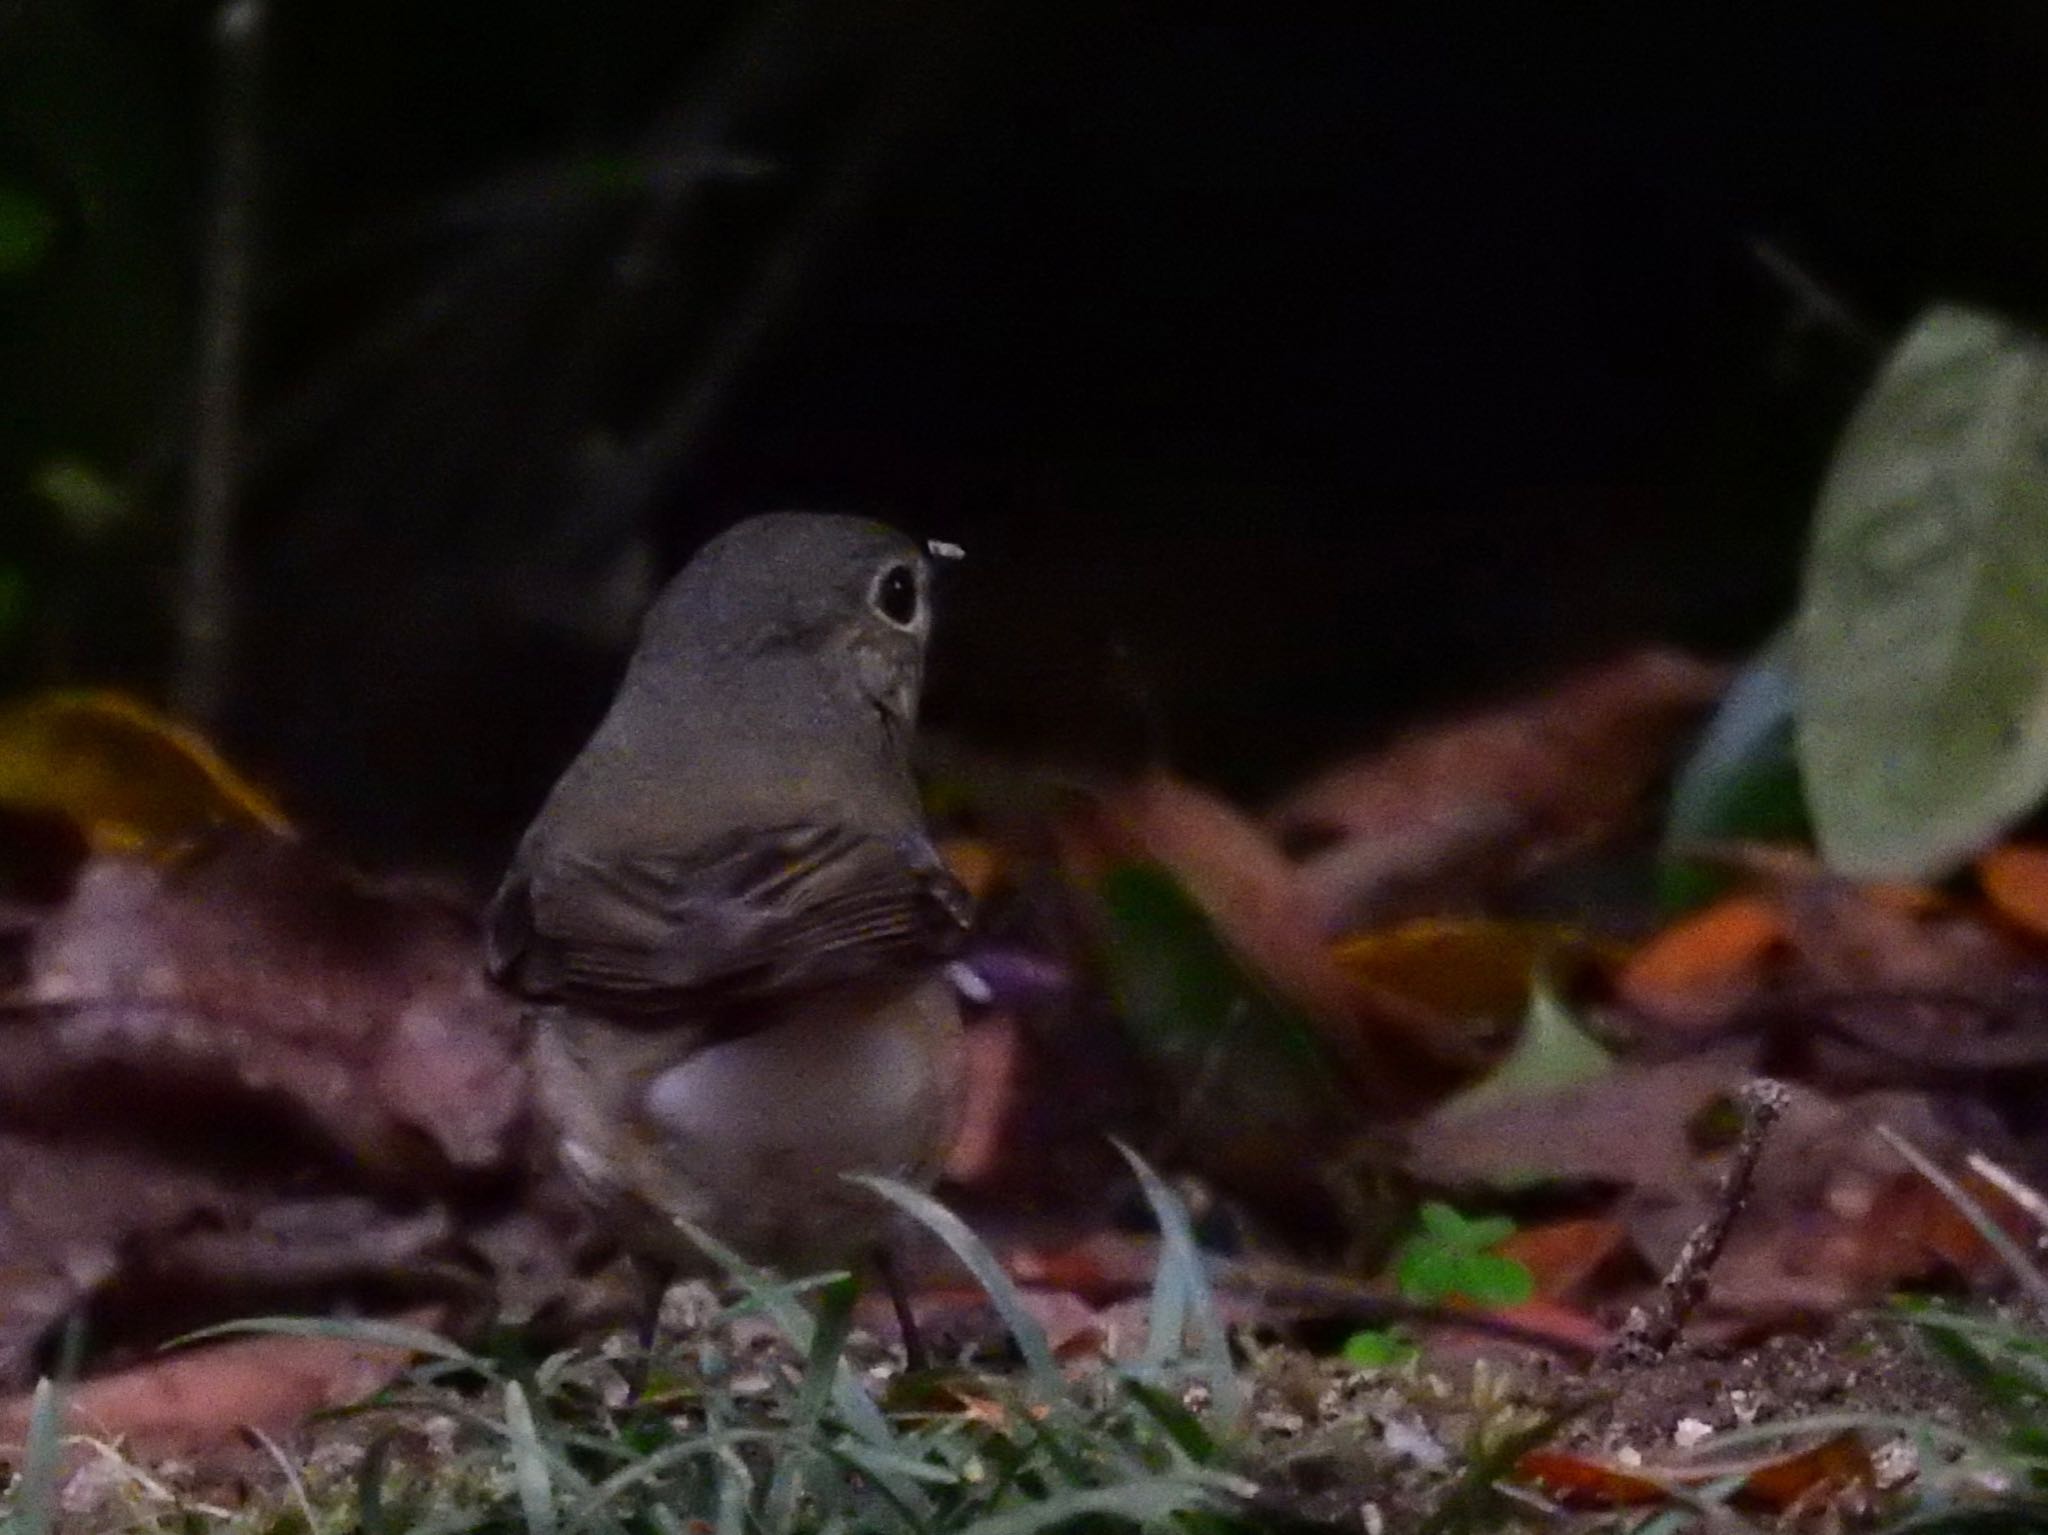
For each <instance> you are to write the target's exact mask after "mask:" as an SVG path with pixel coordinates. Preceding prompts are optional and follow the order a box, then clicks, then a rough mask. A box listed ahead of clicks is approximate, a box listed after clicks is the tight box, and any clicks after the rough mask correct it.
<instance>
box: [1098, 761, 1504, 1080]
mask: <svg viewBox="0 0 2048 1535" xmlns="http://www.w3.org/2000/svg"><path fill="white" fill-rule="evenodd" d="M1060 842H1061V847H1062V854H1063V857H1064V859H1065V861H1066V864H1067V868H1068V871H1069V873H1070V874H1072V875H1073V876H1074V877H1075V878H1077V879H1078V880H1079V881H1081V882H1082V883H1084V884H1088V883H1093V881H1094V880H1095V879H1096V878H1099V876H1100V874H1101V873H1102V871H1103V870H1104V869H1105V868H1107V867H1108V866H1110V865H1111V864H1114V863H1117V862H1120V861H1134V860H1135V861H1144V862H1150V863H1156V864H1158V865H1160V866H1161V867H1163V868H1165V869H1166V870H1168V871H1169V872H1170V873H1171V874H1172V875H1173V876H1174V877H1175V878H1176V879H1177V880H1178V881H1179V882H1180V884H1181V886H1182V887H1183V888H1184V889H1185V890H1186V891H1187V893H1188V895H1189V896H1190V897H1191V898H1192V899H1193V900H1194V901H1195V903H1196V904H1197V905H1199V906H1200V907H1201V908H1202V910H1203V911H1204V912H1205V913H1206V914H1207V915H1208V917H1209V920H1210V921H1211V922H1213V923H1214V924H1215V926H1216V930H1217V931H1218V933H1219V934H1220V935H1221V936H1222V937H1223V939H1224V941H1225V942H1226V943H1228V944H1229V945H1230V947H1231V949H1232V950H1233V951H1234V952H1235V953H1236V954H1237V955H1238V957H1239V958H1240V959H1242V960H1243V961H1244V963H1245V964H1246V965H1248V966H1249V967H1250V968H1251V969H1252V970H1253V971H1254V972H1255V973H1257V974H1258V975H1259V976H1260V977H1261V978H1262V979H1263V980H1264V981H1265V982H1266V983H1267V984H1268V985H1270V986H1271V987H1272V988H1273V990H1274V992H1275V993H1276V994H1278V995H1279V996H1281V997H1284V998H1285V999H1286V1000H1287V1001H1288V1002H1290V1003H1292V1004H1293V1005H1294V1007H1296V1008H1297V1009H1298V1010H1300V1012H1301V1013H1302V1014H1303V1015H1304V1016H1306V1017H1307V1018H1308V1019H1309V1020H1310V1021H1312V1022H1313V1023H1314V1024H1315V1025H1316V1026H1317V1028H1318V1030H1319V1031H1320V1033H1321V1035H1322V1037H1323V1039H1324V1041H1325V1043H1327V1044H1328V1045H1329V1046H1330V1047H1331V1053H1332V1055H1333V1056H1334V1058H1335V1059H1336V1060H1337V1062H1338V1063H1339V1064H1340V1066H1342V1067H1343V1068H1344V1069H1345V1071H1346V1073H1347V1076H1348V1078H1349V1080H1350V1082H1351V1084H1352V1087H1353V1089H1354V1091H1355V1092H1356V1093H1357V1095H1358V1096H1359V1097H1360V1099H1361V1101H1363V1102H1365V1103H1367V1104H1369V1105H1373V1106H1378V1107H1394V1106H1398V1105H1400V1104H1402V1103H1410V1102H1413V1101H1415V1099H1416V1098H1417V1097H1418V1096H1421V1094H1422V1092H1423V1089H1420V1088H1417V1087H1416V1086H1415V1084H1414V1082H1413V1080H1412V1076H1411V1079H1410V1080H1407V1081H1404V1080H1403V1078H1404V1076H1409V1075H1410V1074H1409V1073H1404V1072H1403V1071H1400V1070H1397V1069H1396V1067H1395V1066H1394V1064H1393V1062H1394V1061H1395V1060H1400V1061H1402V1062H1404V1063H1408V1062H1417V1063H1426V1062H1429V1061H1433V1060H1450V1059H1457V1058H1459V1057H1460V1056H1462V1055H1463V1054H1465V1053H1466V1051H1465V1046H1464V1041H1463V1039H1462V1037H1461V1034H1460V1031H1459V1030H1458V1029H1457V1027H1456V1026H1455V1023H1454V1021H1451V1020H1445V1019H1442V1018H1439V1017H1438V1016H1437V1015H1435V1014H1434V1013H1431V1012H1430V1011H1429V1010H1427V1009H1425V1008H1421V1007H1418V1006H1416V1005H1414V1004H1411V1003H1408V1002H1406V1001H1404V1000H1403V999H1401V998H1399V997H1396V996H1392V995H1389V994H1385V993H1382V992H1381V991H1379V990H1378V989H1377V988H1376V987H1374V986H1372V985H1371V984H1370V983H1369V982H1367V981H1365V980H1364V979H1362V978H1360V977H1358V976H1355V975H1353V974H1351V973H1349V972H1348V971H1347V970H1346V968H1345V966H1344V965H1342V964H1341V963H1339V961H1338V960H1337V958H1336V956H1335V955H1333V954H1332V953H1331V951H1330V948H1329V946H1328V944H1327V943H1326V942H1325V941H1324V939H1323V938H1322V936H1321V934H1320V933H1319V931H1318V930H1317V928H1316V925H1315V923H1314V921H1313V919H1312V916H1311V913H1310V911H1309V907H1308V904H1307V902H1306V901H1305V900H1304V898H1303V894H1302V891H1301V888H1300V885H1299V881H1298V879H1297V871H1296V870H1295V868H1294V866H1293V865H1291V864H1290V863H1288V861H1287V860H1286V859H1285V858H1284V857H1282V856H1281V854H1280V850H1279V849H1278V848H1277V847H1276V846H1275V845H1274V844H1273V842H1272V840H1271V839H1270V838H1269V837H1268V836H1267V834H1266V832H1265V831H1264V829H1263V828H1261V827H1260V825H1259V824H1258V823H1257V822H1256V821H1254V820H1252V819H1251V818H1250V817H1249V816H1247V815H1245V814H1244V813H1243V812H1242V811H1240V810H1238V809H1237V808H1236V807H1235V806H1232V805H1230V804H1228V803H1226V802H1225V801H1223V800H1222V799H1219V798H1218V797H1217V796H1215V795H1213V794H1211V793H1209V792H1208V791H1206V790H1203V789H1200V788H1197V787H1196V786H1195V785H1193V784H1190V783H1187V782H1185V781H1183V780H1181V779H1178V778H1175V777H1173V776H1171V775H1170V774H1167V773H1163V772H1154V773H1151V774H1148V775H1146V776H1145V777H1143V778H1140V779H1137V780H1134V781H1133V782H1131V783H1128V784H1125V785H1123V786H1121V787H1118V788H1116V789H1112V790H1108V791H1105V792H1103V793H1101V794H1099V795H1097V796H1096V797H1095V798H1094V799H1093V800H1092V801H1091V802H1090V803H1089V804H1088V805H1087V806H1086V807H1082V808H1077V809H1076V810H1075V811H1074V812H1073V813H1072V814H1070V816H1069V817H1068V819H1067V821H1066V823H1065V824H1064V826H1063V827H1062V828H1061V837H1060ZM1423 1069H1425V1070H1426V1069H1427V1068H1426V1067H1424V1068H1423Z"/></svg>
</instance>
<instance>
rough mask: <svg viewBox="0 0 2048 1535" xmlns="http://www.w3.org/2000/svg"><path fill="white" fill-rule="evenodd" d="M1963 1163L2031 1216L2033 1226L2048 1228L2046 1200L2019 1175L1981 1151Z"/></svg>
mask: <svg viewBox="0 0 2048 1535" xmlns="http://www.w3.org/2000/svg"><path fill="white" fill-rule="evenodd" d="M1963 1162H1964V1165H1965V1166H1966V1167H1968V1168H1969V1169H1970V1171H1971V1172H1973V1173H1975V1174H1976V1175H1977V1176H1978V1177H1980V1178H1982V1179H1983V1180H1984V1181H1985V1182H1986V1183H1988V1184H1990V1185H1991V1186H1992V1187H1993V1188H1995V1189H1997V1190H1998V1192H1999V1193H2001V1194H2003V1195H2004V1196H2005V1197H2006V1198H2007V1199H2010V1200H2011V1201H2012V1202H2013V1203H2014V1204H2016V1205H2018V1206H2019V1207H2020V1208H2021V1209H2022V1210H2024V1211H2026V1212H2027V1214H2029V1215H2031V1216H2032V1217H2033V1218H2034V1224H2035V1225H2037V1226H2048V1199H2044V1198H2043V1197H2042V1196H2041V1191H2040V1190H2039V1189H2037V1188H2035V1187H2034V1186H2033V1185H2032V1184H2030V1183H2024V1182H2022V1181H2021V1180H2020V1176H2019V1174H2017V1173H2015V1172H2013V1171H2012V1170H2011V1169H2010V1168H2008V1167H2006V1166H2005V1165H2004V1164H2003V1163H2001V1162H1994V1161H1992V1160H1991V1158H1989V1157H1987V1156H1986V1155H1984V1153H1983V1152H1981V1151H1973V1152H1971V1153H1970V1154H1969V1156H1967V1157H1965V1158H1964V1159H1963Z"/></svg>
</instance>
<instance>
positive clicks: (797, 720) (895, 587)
mask: <svg viewBox="0 0 2048 1535" xmlns="http://www.w3.org/2000/svg"><path fill="white" fill-rule="evenodd" d="M957 555H958V551H957V549H956V548H955V547H954V546H952V545H946V544H939V543H933V544H930V545H926V546H920V545H919V544H918V543H917V542H915V541H913V540H912V539H911V538H910V537H909V536H907V535H906V534H904V533H902V532H899V531H898V530H896V529H895V528H893V527H890V526H888V525H886V524H883V523H880V522H874V521H869V520H866V519H863V518H857V517H851V516H843V515H837V514H830V513H810V512H780V513H772V514H768V515H763V516H756V517H753V518H749V519H748V520H746V521H743V522H740V523H738V524H736V525H734V526H732V527H731V528H728V529H727V530H726V531H724V532H723V533H721V534H719V535H717V536H716V537H714V538H713V539H711V540H710V541H709V542H708V543H707V544H705V545H704V546H703V548H702V549H700V550H699V551H698V553H697V554H696V555H695V556H694V557H693V558H692V559H691V560H690V561H689V562H688V564H686V565H685V566H684V568H683V569H682V570H681V571H680V572H679V573H678V574H677V575H676V576H675V577H674V578H673V580H672V581H671V582H670V583H669V584H668V586H667V587H666V588H665V589H664V590H663V591H662V593H661V594H660V596H659V597H658V598H657V599H656V601H655V602H654V604H653V605H652V607H651V608H650V609H649V610H648V612H647V615H646V617H645V619H644V620H643V622H642V625H641V630H640V635H639V640H638V644H637V646H636V649H635V651H634V653H633V656H632V658H631V660H630V661H629V662H628V664H627V667H626V671H625V675H624V678H623V680H622V682H621V683H620V685H619V690H618V693H617V696H616V698H615V699H614V701H613V703H612V705H611V708H610V710H609V712H607V713H606V715H605V716H604V718H603V720H602V722H601V723H600V724H599V725H598V727H597V729H596V732H595V733H594V734H593V735H592V736H591V738H590V740H589V742H588V743H587V744H586V745H585V746H584V748H583V750H582V751H581V753H580V754H579V755H578V756H577V757H576V758H575V759H574V760H573V761H572V762H571V763H570V765H569V767H568V768H567V770H566V771H565V772H564V773H563V774H562V776H561V778H560V780H559V781H558V782H557V783H556V784H555V786H554V788H553V790H552V791H551V792H550V793H549V794H548V795H547V797H546V799H545V801H544V802H543V804H542V806H541V809H540V811H539V813H538V815H537V816H536V817H535V819H534V821H533V823H532V825H531V826H530V827H529V828H528V829H527V831H526V833H525V835H524V836H523V837H522V838H521V839H520V841H519V844H518V847H517V850H516V852H515V853H514V855H513V858H512V860H511V865H510V868H509V869H508V870H507V872H506V874H505V876H504V879H503V881H502V882H501V884H500V886H499V888H498V891H497V894H496V895H495V896H494V898H493V899H492V901H491V903H490V905H489V908H488V910H487V912H486V916H485V923H484V927H485V948H486V967H487V969H488V971H489V973H490V975H491V976H492V977H493V979H494V980H495V981H496V982H497V984H498V985H500V986H502V987H504V988H506V989H507V990H509V991H510V992H512V993H514V994H515V995H516V996H517V997H518V998H520V999H521V1001H522V1004H523V1007H524V1011H525V1014H526V1017H527V1019H528V1023H529V1033H528V1041H529V1042H528V1059H529V1064H530V1070H531V1076H532V1081H533V1085H534V1096H535V1102H536V1107H537V1110H538V1119H539V1122H540V1125H541V1129H542V1133H541V1141H542V1143H543V1146H544V1148H545V1149H546V1150H547V1151H549V1152H551V1153H552V1156H553V1158H554V1160H555V1162H556V1163H557V1165H558V1166H559V1167H560V1168H561V1170H562V1171H563V1172H564V1173H565V1174H566V1175H567V1181H568V1182H569V1184H570V1185H571V1187H573V1188H574V1189H575V1190H576V1191H577V1193H578V1194H579V1195H580V1196H581V1197H582V1199H583V1201H584V1202H585V1203H586V1204H587V1205H588V1207H589V1209H590V1210H591V1211H592V1212H593V1214H594V1215H595V1216H596V1218H597V1222H598V1225H599V1227H600V1229H601V1230H602V1231H604V1232H605V1233H607V1234H608V1235H609V1236H610V1237H611V1238H612V1239H613V1241H614V1243H615V1244H616V1245H617V1246H618V1247H619V1248H621V1249H622V1250H623V1251H624V1252H625V1253H626V1254H627V1255H628V1256H629V1257H630V1258H632V1259H633V1261H634V1263H635V1264H636V1266H637V1267H638V1268H639V1270H640V1272H641V1274H642V1277H643V1279H644V1280H645V1281H646V1283H647V1284H648V1286H649V1293H650V1301H651V1304H652V1305H653V1307H654V1308H655V1311H654V1315H655V1316H658V1308H659V1296H660V1294H661V1292H662V1291H664V1290H665V1289H666V1287H667V1285H668V1283H669V1282H671V1281H672V1280H673V1279H675V1278H677V1277H681V1276H683V1275H687V1274H693V1273H694V1274H704V1273H708V1272H709V1271H710V1268H711V1265H709V1264H708V1263H707V1261H706V1259H705V1257H704V1254H703V1252H702V1251H701V1250H700V1248H699V1246H698V1244H697V1242H696V1240H695V1238H694V1236H693V1235H692V1234H691V1233H690V1231H689V1229H688V1228H689V1227H690V1226H695V1227H698V1228H701V1229H702V1230H703V1231H705V1232H708V1233H709V1234H710V1235H712V1236H713V1237H715V1238H717V1239H718V1241H719V1242H721V1243H723V1244H725V1245H727V1246H729V1247H730V1248H732V1249H733V1250H735V1251H736V1252H737V1253H738V1254H739V1255H740V1256H742V1257H743V1258H745V1259H746V1260H748V1261H749V1262H751V1263H756V1264H760V1265H762V1266H765V1267H768V1268H771V1269H774V1270H776V1271H778V1272H780V1273H783V1274H786V1275H804V1274H810V1273H816V1272H822V1271H824V1270H826V1269H831V1268H839V1267H843V1266H846V1265H848V1264H850V1263H863V1262H868V1261H870V1260H873V1259H877V1258H880V1259H883V1260H885V1259H886V1251H885V1238H886V1236H887V1230H888V1223H889V1218H890V1216H889V1207H888V1206H887V1204H886V1202H885V1201H883V1200H882V1199H881V1198H880V1197H879V1196H878V1195H876V1194H875V1193H874V1192H873V1191H872V1190H870V1189H867V1188H863V1187H861V1186H860V1185H859V1184H858V1183H856V1182H854V1181H852V1180H851V1179H850V1178H849V1176H848V1175H850V1174H863V1173H865V1174H879V1175H884V1176H887V1177H891V1178H895V1179H899V1180H902V1181H904V1182H907V1183H910V1184H913V1185H919V1186H926V1187H928V1186H929V1185H930V1184H931V1183H932V1182H933V1181H934V1180H935V1179H936V1177H937V1174H938V1172H939V1169H940V1165H941V1162H942V1160H943V1157H944V1154H945V1151H946V1149H947V1147H948V1145H949V1143H950V1142H951V1140H952V1138H953V1135H954V1132H955V1130H956V1129H957V1123H958V1118H959V1113H960V1107H961V1100H962V1084H963V1077H964V1048H963V1040H962V1024H961V1016H960V1002H959V997H958V995H957V993H956V991H955V987H954V984H953V982H952V981H951V980H950V979H949V976H948V966H949V962H950V961H952V960H953V959H954V957H955V956H956V955H957V954H958V953H959V950H960V947H961V944H962V942H963V939H964V937H965V935H966V933H967V930H968V926H969V924H970V922H971V920H972V902H971V900H970V898H969V896H968V894H967V892H966V891H965V889H964V888H963V887H962V886H961V884H960V882H959V881H958V880H957V879H955V878H954V876H953V875H952V874H951V873H950V872H949V870H948V869H947V866H946V864H945V862H944V861H943V860H942V858H941V857H940V856H939V853H938V851H937V849H936V848H935V846H934V844H933V842H932V840H931V837H930V834H929V832H928V831H927V829H926V826H925V822H924V817H923V812H922V807H921V803H920V799H919V795H918V791H917V786H916V782H915V780H914V777H913V774H912V764H911V751H912V745H913V740H914V733H915V728H916V719H917V711H918V706H919V702H920V696H921V693H922V688H923V677H924V666H925V653H926V647H927V642H928V640H929V637H930V632H931V618H932V609H931V589H932V584H933V574H934V569H935V565H934V561H935V560H938V559H942V558H952V557H957ZM882 1272H883V1275H884V1277H885V1279H888V1280H889V1281H890V1286H891V1291H892V1297H893V1298H894V1299H895V1300H896V1302H897V1313H898V1317H899V1320H902V1321H904V1322H905V1323H906V1339H905V1341H906V1344H907V1345H909V1346H911V1347H912V1348H913V1350H914V1349H915V1347H916V1341H917V1340H916V1339H915V1335H914V1329H912V1328H911V1327H910V1326H909V1313H908V1308H907V1305H906V1304H905V1302H904V1299H903V1297H902V1294H901V1291H900V1287H898V1286H896V1285H895V1283H894V1280H893V1276H892V1275H891V1273H890V1271H889V1269H888V1268H887V1266H886V1261H884V1263H883V1267H882ZM654 1327H655V1322H654V1320H653V1319H652V1318H651V1317H650V1319H649V1320H648V1323H647V1328H646V1337H647V1341H648V1342H649V1343H650V1344H651V1342H652V1337H653V1329H654Z"/></svg>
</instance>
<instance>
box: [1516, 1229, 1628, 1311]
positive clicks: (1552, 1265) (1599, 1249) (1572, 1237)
mask: <svg viewBox="0 0 2048 1535" xmlns="http://www.w3.org/2000/svg"><path fill="white" fill-rule="evenodd" d="M1627 1250H1628V1230H1627V1228H1626V1227H1624V1226H1623V1225H1622V1224H1621V1222H1619V1221H1617V1220H1611V1219H1609V1218H1607V1217H1605V1216H1585V1217H1581V1218H1579V1219H1576V1220H1560V1221H1550V1222H1548V1223H1546V1224H1544V1225H1541V1226H1524V1227H1522V1228H1520V1229H1519V1230H1516V1231H1513V1232H1510V1233H1509V1234H1508V1236H1507V1237H1506V1238H1505V1239H1504V1240H1503V1241H1502V1242H1501V1243H1500V1244H1499V1245H1498V1246H1497V1247H1496V1248H1495V1249H1494V1251H1496V1252H1498V1253H1499V1254H1500V1255H1501V1256H1502V1257H1503V1258H1512V1259H1514V1260H1515V1262H1517V1263H1519V1264H1521V1265H1522V1267H1524V1268H1526V1269H1527V1270H1528V1271H1529V1273H1530V1275H1531V1276H1532V1277H1533V1278H1534V1279H1535V1281H1536V1294H1537V1296H1538V1298H1539V1299H1542V1300H1553V1301H1554V1300H1562V1299H1565V1298H1567V1297H1570V1296H1573V1295H1576V1294H1578V1293H1579V1292H1580V1291H1582V1290H1583V1289H1584V1288H1585V1287H1586V1285H1587V1284H1588V1283H1589V1282H1590V1281H1591V1279H1592V1278H1593V1276H1594V1275H1595V1274H1596V1273H1598V1272H1599V1271H1600V1270H1601V1269H1602V1268H1604V1267H1606V1266H1607V1265H1608V1264H1609V1263H1611V1262H1613V1261H1614V1260H1615V1259H1616V1258H1618V1257H1620V1256H1621V1255H1622V1254H1624V1253H1625V1252H1626V1251H1627Z"/></svg>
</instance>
